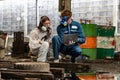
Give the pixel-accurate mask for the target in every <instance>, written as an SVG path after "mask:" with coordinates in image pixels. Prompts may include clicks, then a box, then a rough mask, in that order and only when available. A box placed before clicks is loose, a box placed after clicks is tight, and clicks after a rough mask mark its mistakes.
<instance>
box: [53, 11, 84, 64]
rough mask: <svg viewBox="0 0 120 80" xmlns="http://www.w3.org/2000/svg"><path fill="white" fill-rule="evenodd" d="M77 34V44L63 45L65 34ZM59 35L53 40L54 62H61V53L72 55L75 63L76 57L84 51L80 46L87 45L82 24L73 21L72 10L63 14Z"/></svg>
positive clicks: (58, 30)
mask: <svg viewBox="0 0 120 80" xmlns="http://www.w3.org/2000/svg"><path fill="white" fill-rule="evenodd" d="M75 33H77V34H78V38H77V41H76V42H73V41H71V42H69V44H64V43H63V37H64V35H65V34H75ZM57 34H58V35H55V36H53V38H52V47H53V54H54V58H55V59H54V62H59V53H60V52H61V53H62V54H64V55H71V62H72V63H75V59H76V57H78V56H80V55H81V52H82V49H81V48H80V44H83V43H85V35H84V32H83V29H82V26H81V24H80V23H78V22H76V21H74V20H73V19H72V12H71V11H70V10H65V11H63V12H62V13H61V22H60V25H58V26H57Z"/></svg>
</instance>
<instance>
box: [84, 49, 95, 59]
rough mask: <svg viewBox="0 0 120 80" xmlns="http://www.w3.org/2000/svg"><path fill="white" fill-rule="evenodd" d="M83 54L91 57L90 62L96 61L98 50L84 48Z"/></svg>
mask: <svg viewBox="0 0 120 80" xmlns="http://www.w3.org/2000/svg"><path fill="white" fill-rule="evenodd" d="M82 54H86V55H87V56H89V60H95V59H96V54H97V49H96V48H93V49H87V48H83V49H82Z"/></svg>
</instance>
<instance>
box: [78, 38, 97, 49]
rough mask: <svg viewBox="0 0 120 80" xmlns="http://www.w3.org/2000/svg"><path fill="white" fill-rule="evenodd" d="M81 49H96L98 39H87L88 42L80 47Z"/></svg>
mask: <svg viewBox="0 0 120 80" xmlns="http://www.w3.org/2000/svg"><path fill="white" fill-rule="evenodd" d="M80 47H81V48H96V47H97V38H96V37H86V42H85V43H84V44H81V45H80Z"/></svg>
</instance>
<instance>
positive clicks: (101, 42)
mask: <svg viewBox="0 0 120 80" xmlns="http://www.w3.org/2000/svg"><path fill="white" fill-rule="evenodd" d="M97 48H105V49H114V48H115V39H114V38H113V37H97Z"/></svg>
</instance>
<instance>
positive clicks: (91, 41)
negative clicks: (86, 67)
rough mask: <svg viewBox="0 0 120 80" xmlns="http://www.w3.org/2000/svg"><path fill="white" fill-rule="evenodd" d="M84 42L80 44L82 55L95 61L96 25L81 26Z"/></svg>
mask: <svg viewBox="0 0 120 80" xmlns="http://www.w3.org/2000/svg"><path fill="white" fill-rule="evenodd" d="M82 27H83V31H84V34H85V37H86V42H85V43H84V44H81V45H80V47H81V48H82V54H85V55H87V56H89V60H95V59H96V55H97V25H96V24H82Z"/></svg>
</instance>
